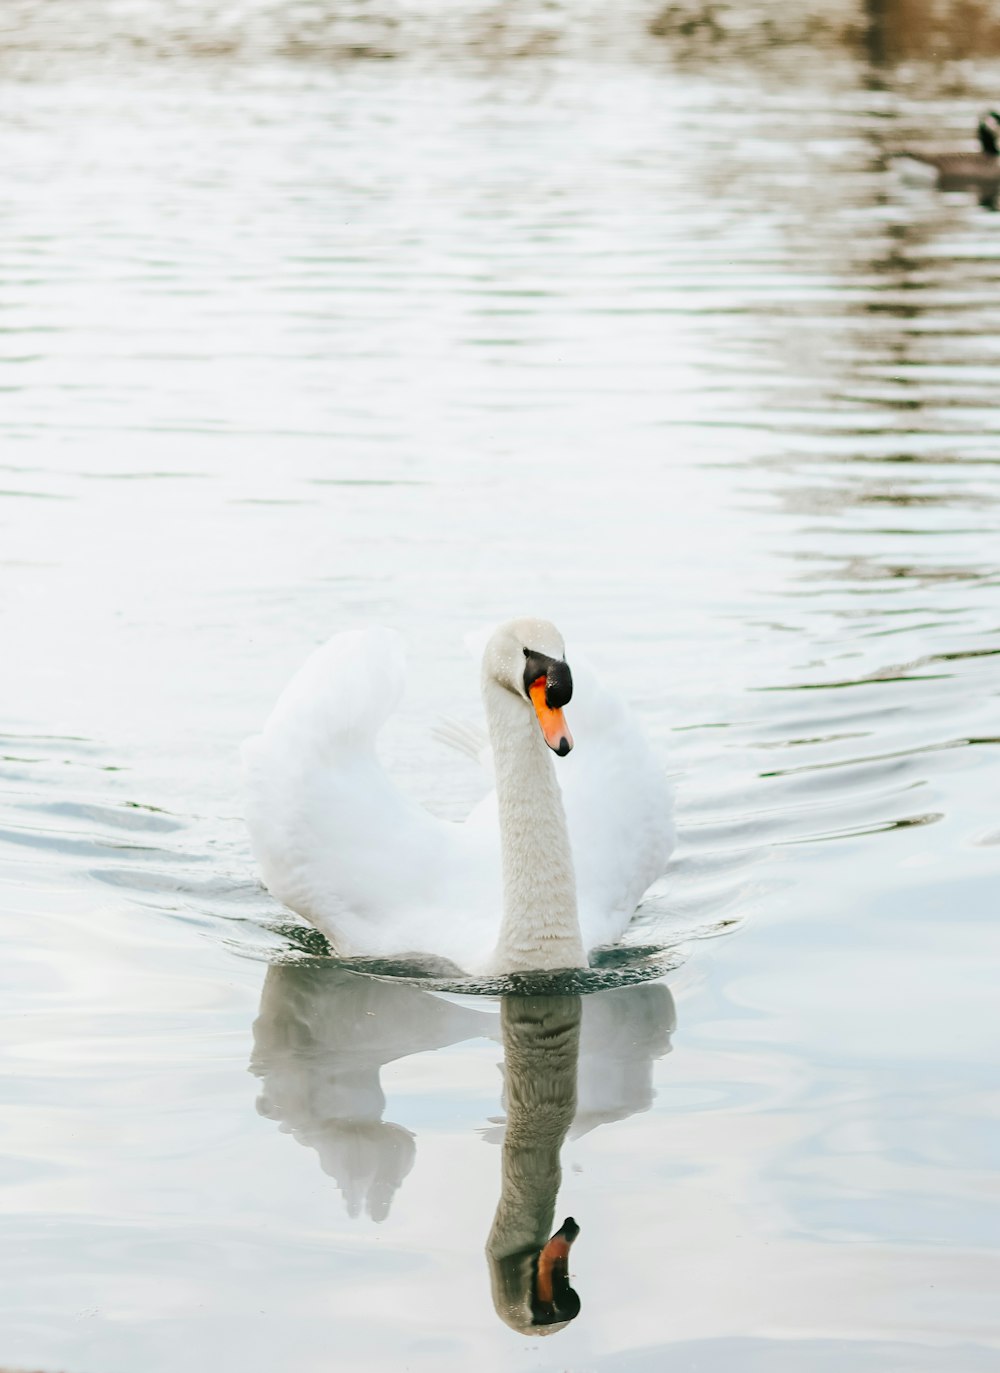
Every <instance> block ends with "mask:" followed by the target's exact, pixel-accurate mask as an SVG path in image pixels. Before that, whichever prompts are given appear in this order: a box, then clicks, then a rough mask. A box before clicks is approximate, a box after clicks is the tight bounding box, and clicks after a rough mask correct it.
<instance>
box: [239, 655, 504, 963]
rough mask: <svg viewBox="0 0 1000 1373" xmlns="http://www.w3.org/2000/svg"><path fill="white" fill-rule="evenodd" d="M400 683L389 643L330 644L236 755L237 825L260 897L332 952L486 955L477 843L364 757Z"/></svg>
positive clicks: (492, 925)
mask: <svg viewBox="0 0 1000 1373" xmlns="http://www.w3.org/2000/svg"><path fill="white" fill-rule="evenodd" d="M404 678H405V663H404V651H403V643H402V639H401V637H400V636H399V635H398V634H397V633H396V632H395V631H393V630H390V629H384V628H372V629H367V630H352V631H348V632H345V633H343V634H338V635H336V636H335V637H334V638H332V639H331V640H330V641H329V642H328V643H326V644H324V645H323V646H322V647H321V648H319V649H317V650H316V651H315V652H314V653H313V654H312V655H311V656H310V657H309V658H308V659H307V660H306V662H305V663H304V664H303V666H302V667H301V668H300V670H299V672H298V673H297V674H296V675H295V677H293V678H292V680H291V682H290V683H289V684H288V686H287V687H286V688H285V691H284V692H283V693H282V695H281V697H280V698H279V700H278V702H277V704H276V705H275V707H274V710H273V712H272V713H271V716H270V718H269V719H268V721H267V723H266V724H265V726H264V729H263V731H262V732H261V734H260V735H258V736H256V737H255V738H253V739H250V740H248V741H247V742H246V744H244V746H243V763H244V775H245V793H246V820H247V826H248V828H249V831H250V838H251V843H252V846H253V850H254V855H255V857H256V859H257V862H258V865H259V867H260V871H261V875H262V877H263V879H264V883H265V885H266V886H267V888H268V890H269V891H270V892H271V893H272V895H274V896H275V897H277V899H278V900H279V901H282V902H283V903H284V904H285V905H286V906H290V907H291V908H292V909H293V910H295V911H298V912H299V914H300V915H303V916H305V917H306V919H307V920H310V921H311V922H312V923H313V924H315V925H317V926H318V927H319V928H320V929H321V930H323V932H324V933H325V934H327V935H328V936H329V937H330V938H331V939H332V941H333V943H334V945H335V946H336V948H337V950H338V951H339V952H341V953H343V954H350V955H356V954H367V955H380V954H401V953H410V952H427V953H434V954H437V955H439V956H442V957H445V958H451V959H453V960H454V961H456V962H458V963H460V965H462V966H465V965H467V964H468V963H469V961H470V960H472V959H474V958H475V957H477V956H479V955H480V953H481V955H482V956H483V957H486V956H487V955H488V953H489V950H490V948H491V947H492V942H493V941H495V937H496V930H497V927H498V921H499V909H500V878H499V864H498V863H496V864H495V865H491V863H490V861H489V854H487V853H482V852H480V849H481V848H482V847H483V846H482V843H481V842H477V840H480V838H481V837H480V836H477V835H473V834H472V833H471V832H469V833H468V834H467V833H465V827H464V826H462V825H454V824H450V823H448V822H447V821H442V820H438V819H437V818H435V817H434V816H432V815H430V814H429V813H428V812H427V811H425V810H424V809H423V807H421V806H419V805H418V804H416V802H414V801H413V800H411V799H410V798H409V797H407V796H405V795H404V794H403V793H402V792H401V791H400V790H399V789H398V788H397V787H396V786H395V784H394V783H393V782H392V780H391V779H390V778H389V777H388V775H387V774H386V772H385V770H384V769H383V767H382V765H381V763H380V761H379V759H378V756H377V754H376V751H375V741H376V737H377V735H378V732H379V730H380V729H381V727H382V725H383V723H384V722H385V720H386V719H387V718H388V716H389V715H390V714H391V713H392V711H393V710H394V709H395V707H396V705H397V703H398V701H399V699H400V697H401V695H402V692H403V685H404Z"/></svg>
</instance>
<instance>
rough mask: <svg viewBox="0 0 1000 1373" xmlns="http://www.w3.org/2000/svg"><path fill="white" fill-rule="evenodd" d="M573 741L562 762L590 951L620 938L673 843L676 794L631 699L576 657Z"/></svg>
mask: <svg viewBox="0 0 1000 1373" xmlns="http://www.w3.org/2000/svg"><path fill="white" fill-rule="evenodd" d="M567 716H568V718H569V723H570V728H571V729H572V730H573V736H574V739H575V741H576V744H575V747H574V749H573V752H572V753H571V754H569V756H568V757H566V758H563V759H560V760H557V762H556V775H557V776H558V778H559V784H560V786H561V788H562V794H563V805H564V806H565V810H566V823H567V826H568V828H569V837H570V844H571V845H572V849H573V864H574V867H575V869H576V883H577V900H578V903H579V912H580V928H581V931H582V934H583V940H584V944H585V946H586V947H587V948H588V949H592V948H595V947H596V946H598V945H600V944H610V943H613V942H614V941H615V940H617V939H618V938H619V937H620V935H621V934H622V932H623V931H624V929H625V927H626V926H627V925H628V923H629V921H630V920H631V918H632V915H633V914H634V912H635V909H636V906H637V905H638V904H639V900H640V898H641V897H642V894H643V892H644V891H645V890H646V889H647V887H649V886H650V884H651V883H652V882H654V881H655V880H656V879H657V878H658V877H659V876H660V875H661V874H662V873H663V871H664V869H665V868H666V866H667V860H668V859H669V857H670V853H671V850H672V849H673V846H674V826H673V818H672V813H673V800H672V795H671V789H670V786H669V783H668V782H667V778H666V775H665V773H664V770H663V766H662V764H661V762H660V760H659V759H658V758H657V756H656V755H655V754H654V752H653V750H652V749H651V748H650V746H649V744H648V742H647V740H646V738H645V735H644V734H643V732H642V729H641V728H640V726H639V723H638V721H637V720H636V718H635V716H634V715H633V714H632V711H631V710H630V709H629V707H628V706H627V705H626V703H625V702H624V701H623V700H622V699H621V698H620V697H619V696H617V695H616V694H615V693H614V692H613V691H611V690H609V689H608V688H606V687H605V686H603V685H602V684H601V682H600V681H599V680H598V678H597V676H596V674H595V673H594V671H593V669H592V668H591V667H590V665H589V663H587V662H586V661H585V660H582V659H580V658H578V657H574V660H573V700H572V702H571V704H570V705H569V706H567Z"/></svg>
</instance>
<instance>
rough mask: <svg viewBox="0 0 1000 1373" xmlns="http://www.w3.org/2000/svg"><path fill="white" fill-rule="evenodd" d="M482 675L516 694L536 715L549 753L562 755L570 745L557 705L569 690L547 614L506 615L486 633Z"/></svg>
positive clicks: (562, 653)
mask: <svg viewBox="0 0 1000 1373" xmlns="http://www.w3.org/2000/svg"><path fill="white" fill-rule="evenodd" d="M483 676H484V678H485V679H487V680H492V681H494V682H497V683H499V685H500V686H502V687H505V688H506V689H507V690H508V691H511V692H513V693H514V695H515V696H519V697H521V699H522V700H523V701H525V702H526V704H527V705H528V706H530V707H531V708H532V709H533V710H534V712H535V715H536V716H537V718H538V723H539V726H540V727H541V731H542V736H543V738H544V739H545V742H546V743H547V744H548V746H549V748H550V749H552V751H553V753H557V754H558V755H559V757H560V758H564V757H565V756H566V754H567V753H569V751H570V749H571V748H572V747H573V736H572V734H570V732H569V726H568V725H567V723H566V717H565V716H564V715H563V706H565V705H567V704H568V702H569V701H570V699H571V698H572V696H573V675H572V673H571V672H570V670H569V664H568V663H567V662H566V645H565V644H564V643H563V638H562V635H561V634H560V633H559V631H558V629H556V627H555V625H553V624H550V623H549V622H548V620H534V619H530V618H528V619H521V620H508V621H507V623H506V624H502V625H500V627H499V628H498V629H496V630H495V631H494V632H493V634H492V635H491V637H490V639H489V642H488V643H487V645H486V651H485V653H484V654H483Z"/></svg>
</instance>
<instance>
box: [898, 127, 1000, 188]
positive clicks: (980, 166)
mask: <svg viewBox="0 0 1000 1373" xmlns="http://www.w3.org/2000/svg"><path fill="white" fill-rule="evenodd" d="M976 133H977V135H978V138H979V151H978V152H938V151H935V150H933V149H926V148H907V149H906V151H905V152H904V153H903V156H904V157H907V158H910V159H912V160H913V161H914V162H922V163H923V164H924V165H925V166H927V167H931V168H933V170H934V171H936V172H937V184H938V186H939V188H940V189H942V190H962V189H964V188H966V187H979V188H980V189H986V190H990V189H996V188H997V187H1000V114H998V113H997V111H996V110H989V111H988V112H987V113H986V114H984V115H983V117H982V119H980V121H979V126H978V128H977V130H976Z"/></svg>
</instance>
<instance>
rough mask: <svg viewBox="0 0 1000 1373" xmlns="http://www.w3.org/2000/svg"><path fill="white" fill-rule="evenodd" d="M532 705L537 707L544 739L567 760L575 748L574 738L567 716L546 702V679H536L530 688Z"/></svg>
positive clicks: (536, 712)
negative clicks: (568, 754) (567, 755)
mask: <svg viewBox="0 0 1000 1373" xmlns="http://www.w3.org/2000/svg"><path fill="white" fill-rule="evenodd" d="M528 695H529V696H530V697H531V704H532V705H533V706H534V707H535V714H536V715H537V716H538V723H539V724H540V725H541V727H542V737H543V738H544V740H545V742H546V743H547V744H548V746H549V748H550V749H552V751H553V752H554V753H558V755H559V757H560V758H565V757H566V754H567V753H569V751H570V749H571V748H572V747H573V736H572V734H570V732H569V725H567V723H566V716H565V715H564V714H563V713H562V711H561V710H553V709H552V707H551V706H550V705H547V704H546V701H545V678H544V677H536V678H535V680H534V681H533V682H532V684H531V686H530V687H529V688H528Z"/></svg>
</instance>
